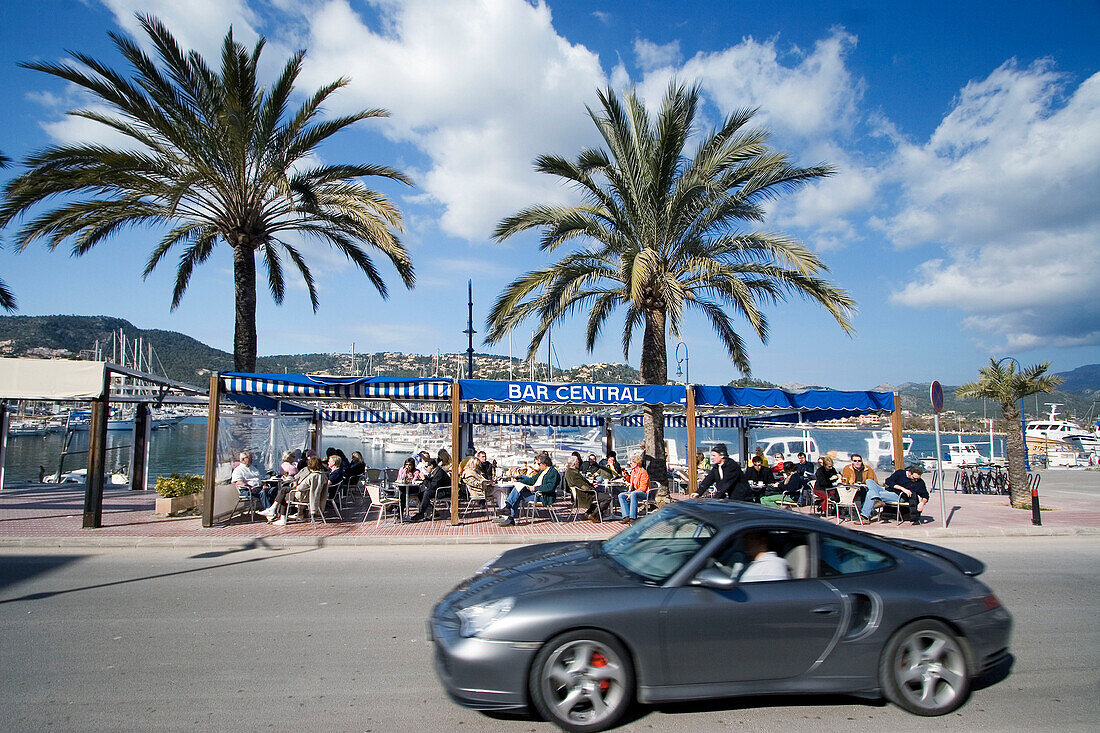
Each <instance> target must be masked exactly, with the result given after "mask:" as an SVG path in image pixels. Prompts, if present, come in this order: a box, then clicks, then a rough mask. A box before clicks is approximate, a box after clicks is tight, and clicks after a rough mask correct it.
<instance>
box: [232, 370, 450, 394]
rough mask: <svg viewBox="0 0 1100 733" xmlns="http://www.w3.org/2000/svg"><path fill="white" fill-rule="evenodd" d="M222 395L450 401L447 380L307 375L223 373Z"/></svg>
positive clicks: (448, 381) (448, 382)
mask: <svg viewBox="0 0 1100 733" xmlns="http://www.w3.org/2000/svg"><path fill="white" fill-rule="evenodd" d="M221 379H222V389H223V390H224V392H225V394H227V395H231V394H245V395H266V396H268V397H297V398H299V399H311V398H335V399H349V400H350V399H386V398H389V399H402V400H438V399H445V398H447V397H450V394H451V380H449V379H402V378H399V377H330V376H324V375H316V374H315V375H310V374H249V373H242V372H223V373H222V375H221Z"/></svg>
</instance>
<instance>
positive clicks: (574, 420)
mask: <svg viewBox="0 0 1100 733" xmlns="http://www.w3.org/2000/svg"><path fill="white" fill-rule="evenodd" d="M321 418H322V419H323V420H327V421H329V422H360V423H402V424H413V425H416V424H435V423H449V422H450V421H451V412H450V410H446V411H440V412H406V411H404V410H322V411H321ZM459 421H460V422H461V423H462V424H463V425H531V426H540V427H544V426H547V425H552V426H554V427H558V428H593V427H596V426H598V425H602V424H603V418H601V417H598V416H596V415H562V414H559V413H513V412H463V413H461V414H460V415H459Z"/></svg>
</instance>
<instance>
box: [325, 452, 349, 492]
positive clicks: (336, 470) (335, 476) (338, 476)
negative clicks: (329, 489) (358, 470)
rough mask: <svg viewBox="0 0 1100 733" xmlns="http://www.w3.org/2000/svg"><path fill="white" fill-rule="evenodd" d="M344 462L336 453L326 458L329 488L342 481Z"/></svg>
mask: <svg viewBox="0 0 1100 733" xmlns="http://www.w3.org/2000/svg"><path fill="white" fill-rule="evenodd" d="M344 474H345V469H344V461H343V460H342V459H341V458H340V456H338V455H337V454H336V453H333V454H332V455H331V456H329V457H328V482H329V485H330V486H336V485H337V484H339V483H340V482H341V481H343V480H344Z"/></svg>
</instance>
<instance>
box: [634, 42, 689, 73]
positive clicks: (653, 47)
mask: <svg viewBox="0 0 1100 733" xmlns="http://www.w3.org/2000/svg"><path fill="white" fill-rule="evenodd" d="M634 57H635V58H636V59H637V62H638V66H639V67H640V68H642V69H643V70H646V71H648V70H650V69H659V68H661V67H664V66H672V65H673V64H676V63H679V62H680V42H679V41H672V42H671V43H665V44H663V45H658V44H656V43H653V42H652V41H647V40H646V39H644V38H638V39H636V40H635V41H634Z"/></svg>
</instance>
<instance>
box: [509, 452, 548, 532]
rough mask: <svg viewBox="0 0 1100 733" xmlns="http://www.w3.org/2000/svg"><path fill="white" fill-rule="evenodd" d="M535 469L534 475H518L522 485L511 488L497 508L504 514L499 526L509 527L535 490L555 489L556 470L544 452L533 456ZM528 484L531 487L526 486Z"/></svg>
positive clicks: (546, 490)
mask: <svg viewBox="0 0 1100 733" xmlns="http://www.w3.org/2000/svg"><path fill="white" fill-rule="evenodd" d="M535 471H536V473H535V475H534V476H519V477H518V480H519V482H520V483H521V484H523V486H521V487H517V488H514V489H512V492H511V493H510V494H508V499H507V500H506V501H505V502H504V507H503V508H502V509H500V510H499V511H500V512H501V513H502V514H503V515H504V516H503V517H501V519H500V522H499V524H500V526H501V527H511V526H513V525H514V524H515V523H516V517H517V516H518V515H519V512H520V509H522V508H523V503H524V502H525V501H527V499H529V498H530V497H531V496H533V495H534V494H535V492H536V491H539V492H543V493H554V491H555V490H556V489H557V486H558V472H557V469H555V468H554V467H553V466H552V465H551V463H550V456H548V455H546V454H545V453H539V454H538V455H537V456H535ZM528 486H530V487H531V488H527V487H528Z"/></svg>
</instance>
